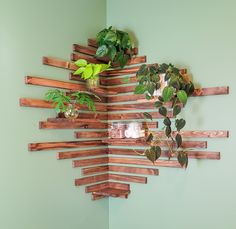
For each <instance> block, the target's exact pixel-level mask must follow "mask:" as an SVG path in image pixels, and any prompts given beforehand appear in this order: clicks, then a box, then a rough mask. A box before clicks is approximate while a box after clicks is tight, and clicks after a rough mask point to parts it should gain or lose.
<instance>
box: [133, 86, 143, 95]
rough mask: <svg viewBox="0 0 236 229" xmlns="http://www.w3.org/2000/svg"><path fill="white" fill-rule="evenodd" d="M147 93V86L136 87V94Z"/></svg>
mask: <svg viewBox="0 0 236 229" xmlns="http://www.w3.org/2000/svg"><path fill="white" fill-rule="evenodd" d="M145 91H146V86H145V85H142V84H139V85H138V86H136V87H135V89H134V93H135V94H143V93H144V92H145Z"/></svg>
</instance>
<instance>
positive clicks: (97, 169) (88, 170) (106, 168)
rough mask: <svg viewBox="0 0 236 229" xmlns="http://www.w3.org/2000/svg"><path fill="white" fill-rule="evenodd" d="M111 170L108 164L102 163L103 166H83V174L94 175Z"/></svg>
mask: <svg viewBox="0 0 236 229" xmlns="http://www.w3.org/2000/svg"><path fill="white" fill-rule="evenodd" d="M104 172H109V166H108V165H102V166H96V167H89V168H83V169H82V174H83V175H92V174H96V173H104Z"/></svg>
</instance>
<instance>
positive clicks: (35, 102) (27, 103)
mask: <svg viewBox="0 0 236 229" xmlns="http://www.w3.org/2000/svg"><path fill="white" fill-rule="evenodd" d="M20 106H22V107H35V108H49V109H52V108H54V107H55V105H53V104H52V103H51V102H47V101H46V100H42V99H31V98H20ZM75 107H76V108H78V109H79V110H88V108H87V106H85V105H80V104H76V106H75ZM95 107H96V110H97V111H106V110H107V107H106V105H103V104H100V103H95Z"/></svg>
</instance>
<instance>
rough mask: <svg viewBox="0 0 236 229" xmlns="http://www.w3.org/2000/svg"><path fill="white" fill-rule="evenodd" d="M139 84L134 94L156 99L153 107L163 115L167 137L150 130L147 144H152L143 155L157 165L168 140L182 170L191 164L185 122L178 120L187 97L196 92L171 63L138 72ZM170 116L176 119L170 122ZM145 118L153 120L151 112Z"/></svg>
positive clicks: (149, 66) (171, 153)
mask: <svg viewBox="0 0 236 229" xmlns="http://www.w3.org/2000/svg"><path fill="white" fill-rule="evenodd" d="M136 76H137V80H138V85H137V86H136V88H135V94H145V96H146V99H147V100H151V99H154V107H156V108H157V109H158V112H159V113H160V114H161V115H162V116H163V118H164V120H163V124H164V133H165V138H164V139H163V138H162V137H160V136H158V135H157V134H155V132H151V131H149V130H147V133H148V134H147V138H146V142H147V143H148V144H149V145H150V148H149V149H146V150H145V151H144V154H145V155H146V156H147V158H148V159H149V160H151V161H152V162H155V161H156V160H157V159H158V158H159V157H160V156H161V147H160V146H159V144H160V142H161V141H165V142H166V144H167V146H168V149H169V158H171V157H173V156H176V157H177V159H178V161H179V163H180V165H181V166H182V167H185V168H186V167H187V165H188V155H187V153H186V149H184V148H183V147H182V143H183V141H182V135H181V132H180V131H181V130H182V129H183V128H184V126H185V124H186V121H185V120H184V119H183V118H178V115H179V114H180V113H181V111H182V109H183V107H184V106H185V105H186V103H187V101H188V97H189V96H190V95H191V94H192V93H193V92H194V85H193V83H192V82H191V80H190V78H189V77H188V76H187V75H186V74H182V73H181V71H180V69H178V68H176V67H175V66H174V65H172V64H165V63H164V64H161V65H145V64H144V65H142V66H141V67H140V69H139V70H138V72H137V75H136ZM169 114H171V116H173V120H171V119H170V116H169ZM144 116H145V118H148V119H151V120H152V116H151V114H149V113H148V112H145V113H144Z"/></svg>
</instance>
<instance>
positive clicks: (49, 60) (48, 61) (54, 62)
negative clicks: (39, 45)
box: [43, 56, 78, 71]
mask: <svg viewBox="0 0 236 229" xmlns="http://www.w3.org/2000/svg"><path fill="white" fill-rule="evenodd" d="M43 64H45V65H49V66H53V67H57V68H64V69H69V70H73V71H75V70H77V69H78V67H77V66H76V65H75V64H74V63H71V62H69V61H65V60H62V59H58V58H54V57H46V56H44V57H43Z"/></svg>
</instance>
